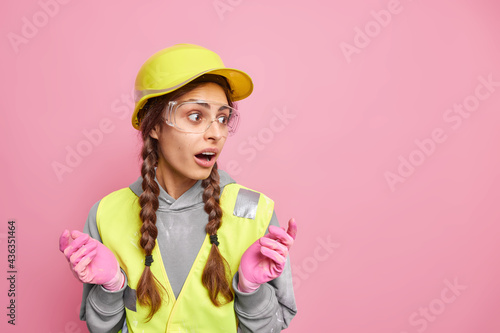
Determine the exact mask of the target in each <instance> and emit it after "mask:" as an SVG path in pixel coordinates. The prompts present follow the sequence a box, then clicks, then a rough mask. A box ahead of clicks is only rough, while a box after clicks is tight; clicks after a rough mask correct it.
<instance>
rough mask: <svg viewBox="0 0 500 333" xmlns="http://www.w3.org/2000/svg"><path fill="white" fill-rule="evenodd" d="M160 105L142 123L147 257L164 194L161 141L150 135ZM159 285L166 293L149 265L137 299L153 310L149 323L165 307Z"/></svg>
mask: <svg viewBox="0 0 500 333" xmlns="http://www.w3.org/2000/svg"><path fill="white" fill-rule="evenodd" d="M159 106H160V105H159V103H158V101H152V103H151V104H150V106H149V107H148V108H149V109H150V112H148V113H147V116H145V117H144V119H142V122H141V133H142V140H143V147H142V152H141V155H142V159H143V163H142V167H141V175H142V178H143V181H142V189H143V192H142V194H141V196H140V197H139V204H140V206H141V212H140V218H141V220H142V227H141V233H142V236H141V240H140V244H141V247H142V248H143V249H144V252H145V254H146V255H151V254H152V252H153V249H154V247H155V242H156V237H157V236H158V229H157V228H156V210H157V209H158V206H159V202H158V196H159V195H160V187H159V186H158V184H157V183H156V181H155V175H156V170H155V166H157V163H158V141H157V140H156V139H154V138H152V137H151V136H150V135H149V134H150V132H151V130H152V129H153V128H154V125H155V124H156V123H157V121H158V118H160V119H161V116H162V112H161V109H159ZM143 116H144V113H142V114H141V118H142V117H143ZM153 259H154V258H153ZM158 286H161V287H162V289H163V290H165V287H163V286H162V285H161V284H160V283H159V281H158V280H157V279H156V277H155V276H154V275H153V273H152V272H151V269H150V267H149V266H145V267H144V271H143V272H142V275H141V278H140V280H139V283H138V285H137V300H138V302H139V304H141V305H148V306H150V307H151V310H150V312H149V315H148V321H149V320H151V318H152V317H153V315H154V314H155V313H156V312H157V311H158V310H159V309H160V306H161V295H160V291H159V288H158Z"/></svg>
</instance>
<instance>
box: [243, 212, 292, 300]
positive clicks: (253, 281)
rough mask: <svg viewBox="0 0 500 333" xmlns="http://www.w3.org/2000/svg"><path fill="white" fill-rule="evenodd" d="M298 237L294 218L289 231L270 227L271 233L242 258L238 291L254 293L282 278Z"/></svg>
mask: <svg viewBox="0 0 500 333" xmlns="http://www.w3.org/2000/svg"><path fill="white" fill-rule="evenodd" d="M296 235H297V223H296V222H295V219H293V218H292V219H290V221H288V227H287V230H285V229H284V228H278V227H275V226H273V225H270V226H269V233H268V234H266V235H264V236H263V237H261V238H259V239H258V240H257V241H255V243H253V244H252V245H250V247H249V248H248V249H247V250H246V251H245V253H244V254H243V256H242V257H241V262H240V267H239V269H238V272H239V282H238V289H239V290H240V291H242V292H245V293H249V292H253V291H255V290H256V289H257V288H259V286H260V285H261V284H263V283H266V282H269V281H271V280H273V279H275V278H277V277H278V276H280V275H281V273H282V272H283V269H284V268H285V262H286V258H287V256H288V251H289V250H290V248H291V246H292V245H293V242H294V240H295V237H296Z"/></svg>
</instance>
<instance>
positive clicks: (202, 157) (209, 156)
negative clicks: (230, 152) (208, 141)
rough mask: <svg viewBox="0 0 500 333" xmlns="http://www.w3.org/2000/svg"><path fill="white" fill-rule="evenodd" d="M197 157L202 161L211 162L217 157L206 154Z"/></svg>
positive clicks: (212, 154) (213, 154)
mask: <svg viewBox="0 0 500 333" xmlns="http://www.w3.org/2000/svg"><path fill="white" fill-rule="evenodd" d="M195 156H196V157H197V158H199V159H200V160H204V161H207V162H210V161H211V160H212V158H214V157H215V153H210V152H205V153H201V154H196V155H195Z"/></svg>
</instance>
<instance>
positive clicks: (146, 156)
mask: <svg viewBox="0 0 500 333" xmlns="http://www.w3.org/2000/svg"><path fill="white" fill-rule="evenodd" d="M207 82H214V83H217V84H219V85H220V86H221V87H222V88H223V89H224V92H225V95H226V98H227V100H228V104H229V106H232V107H235V105H234V103H233V102H232V99H231V90H230V87H229V85H228V83H227V81H226V80H225V78H223V77H221V76H218V75H212V74H205V75H202V76H200V77H199V78H197V79H195V80H193V81H192V82H190V83H189V84H186V85H185V86H183V87H181V88H179V89H177V90H175V91H174V92H172V93H169V94H166V95H161V96H158V97H153V98H150V99H149V100H148V101H147V103H146V105H145V106H144V107H143V108H142V109H141V110H140V111H139V113H138V115H137V118H138V120H139V122H140V129H141V132H140V134H141V138H142V141H143V147H142V151H141V157H142V160H143V163H142V167H141V175H142V178H143V181H142V189H143V193H142V194H141V196H140V197H139V204H140V206H141V212H140V214H139V215H140V218H141V220H142V227H141V233H142V236H141V239H140V244H141V247H142V248H143V249H144V252H145V255H151V254H152V252H153V249H154V247H155V242H156V237H157V236H158V229H157V228H156V210H157V209H158V206H159V202H158V196H159V194H160V188H159V186H158V184H157V183H156V181H155V172H156V171H155V167H156V166H157V164H158V151H159V146H158V140H156V139H154V138H152V137H151V136H150V134H151V132H152V130H153V129H154V128H155V127H156V126H157V125H161V124H162V122H163V121H164V120H163V113H164V110H165V107H166V105H167V103H168V102H169V101H171V100H175V99H177V98H179V97H181V96H182V95H184V94H186V93H188V92H189V91H191V90H193V89H195V88H196V87H198V86H199V85H201V84H203V83H207ZM202 185H203V187H204V188H205V190H204V192H203V202H204V203H205V211H206V212H207V213H208V215H209V222H208V224H207V226H206V232H207V233H208V234H209V235H215V234H216V233H217V230H218V229H219V227H220V225H221V218H222V209H221V208H220V205H219V194H220V187H219V173H218V172H217V164H215V165H214V167H213V168H212V172H211V173H210V176H209V177H208V178H207V179H205V180H203V182H202ZM153 259H154V258H153ZM152 264H153V265H155V264H156V262H153V263H152ZM229 281H231V272H230V269H229V265H228V263H227V261H226V260H225V259H224V258H223V257H222V255H221V254H220V252H219V249H218V248H217V246H216V245H215V244H213V245H212V249H211V250H210V254H209V257H208V260H207V263H206V265H205V269H204V271H203V275H202V283H203V285H204V286H205V287H206V288H207V289H208V291H209V294H210V299H211V301H212V303H213V304H214V305H216V306H220V305H221V302H220V301H219V300H218V295H219V294H220V295H222V298H223V299H225V300H226V301H227V302H231V301H232V300H233V297H234V296H233V294H232V292H231V289H230V288H229ZM160 287H161V289H160ZM161 291H163V292H164V293H165V294H167V293H166V289H165V287H164V286H163V285H162V284H161V283H160V282H159V281H158V280H157V279H156V277H155V276H154V274H153V272H151V269H150V267H149V266H145V267H144V271H143V272H142V275H141V278H140V280H139V284H138V286H137V301H138V302H139V304H141V305H144V306H146V305H147V306H150V307H151V310H150V312H149V315H148V321H149V320H151V318H152V317H153V315H154V314H155V313H156V312H157V311H158V310H159V309H160V306H161V302H162V294H160V292H161ZM167 296H168V295H167ZM167 301H168V299H167Z"/></svg>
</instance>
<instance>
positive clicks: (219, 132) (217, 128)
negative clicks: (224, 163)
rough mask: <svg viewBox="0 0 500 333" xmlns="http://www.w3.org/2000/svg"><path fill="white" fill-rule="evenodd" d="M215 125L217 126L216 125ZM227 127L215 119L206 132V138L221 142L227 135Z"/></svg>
mask: <svg viewBox="0 0 500 333" xmlns="http://www.w3.org/2000/svg"><path fill="white" fill-rule="evenodd" d="M214 123H215V124H214ZM224 126H225V125H223V124H221V123H219V122H218V121H217V119H213V120H212V122H211V123H210V125H209V126H208V128H207V130H206V131H205V137H206V138H207V139H212V140H215V141H218V140H220V138H222V137H223V136H224V134H225V131H226V130H225V127H224Z"/></svg>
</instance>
